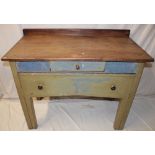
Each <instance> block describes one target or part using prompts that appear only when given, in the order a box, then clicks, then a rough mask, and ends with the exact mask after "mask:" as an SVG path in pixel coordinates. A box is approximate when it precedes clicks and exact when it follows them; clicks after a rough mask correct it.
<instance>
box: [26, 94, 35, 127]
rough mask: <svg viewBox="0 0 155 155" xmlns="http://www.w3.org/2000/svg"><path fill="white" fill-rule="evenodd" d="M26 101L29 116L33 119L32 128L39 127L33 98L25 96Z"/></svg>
mask: <svg viewBox="0 0 155 155" xmlns="http://www.w3.org/2000/svg"><path fill="white" fill-rule="evenodd" d="M25 102H26V106H27V109H28V112H29V117H30V120H31V124H32V129H36V128H37V127H38V125H37V119H36V115H35V110H34V105H33V100H32V98H31V97H26V96H25Z"/></svg>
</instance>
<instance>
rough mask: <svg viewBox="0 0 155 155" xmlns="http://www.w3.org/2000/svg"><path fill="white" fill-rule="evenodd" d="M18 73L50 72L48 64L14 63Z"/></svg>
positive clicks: (38, 62)
mask: <svg viewBox="0 0 155 155" xmlns="http://www.w3.org/2000/svg"><path fill="white" fill-rule="evenodd" d="M16 66H17V71H18V72H50V64H49V62H45V61H44V62H43V61H36V62H16Z"/></svg>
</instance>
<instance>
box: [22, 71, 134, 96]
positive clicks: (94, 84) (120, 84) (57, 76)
mask: <svg viewBox="0 0 155 155" xmlns="http://www.w3.org/2000/svg"><path fill="white" fill-rule="evenodd" d="M134 78H135V75H112V74H61V73H49V74H48V73H44V74H39V73H32V74H31V73H20V81H21V83H22V88H23V89H24V91H25V93H26V94H27V95H28V96H32V97H33V96H37V97H43V96H76V95H77V96H78V95H79V96H94V97H113V98H122V97H123V96H125V95H126V93H127V92H128V90H129V88H130V86H131V85H132V83H133V80H134ZM126 81H128V82H126ZM39 85H42V86H43V89H42V90H39V89H38V86H39ZM113 85H115V86H116V90H111V87H112V86H113Z"/></svg>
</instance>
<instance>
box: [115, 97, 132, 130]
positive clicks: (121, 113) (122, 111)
mask: <svg viewBox="0 0 155 155" xmlns="http://www.w3.org/2000/svg"><path fill="white" fill-rule="evenodd" d="M132 101H133V100H132V99H128V98H127V99H126V98H124V99H121V100H120V102H119V105H118V109H117V114H116V117H115V122H114V129H116V130H122V129H123V128H124V125H125V122H126V120H127V117H128V114H129V111H130V108H131V105H132Z"/></svg>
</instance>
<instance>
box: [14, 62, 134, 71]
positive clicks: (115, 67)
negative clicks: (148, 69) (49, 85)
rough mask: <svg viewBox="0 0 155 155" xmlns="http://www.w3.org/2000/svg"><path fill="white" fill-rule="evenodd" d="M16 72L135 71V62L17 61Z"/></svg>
mask: <svg viewBox="0 0 155 155" xmlns="http://www.w3.org/2000/svg"><path fill="white" fill-rule="evenodd" d="M16 64H17V70H18V72H103V73H117V74H119V73H129V74H130V73H136V68H137V63H130V62H86V61H50V62H17V63H16Z"/></svg>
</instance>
